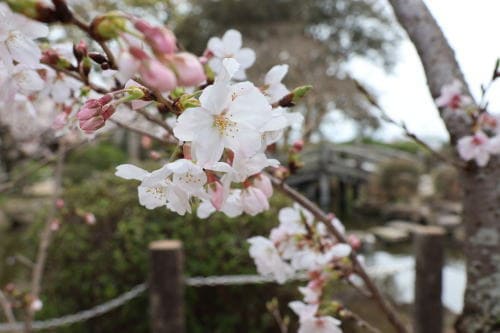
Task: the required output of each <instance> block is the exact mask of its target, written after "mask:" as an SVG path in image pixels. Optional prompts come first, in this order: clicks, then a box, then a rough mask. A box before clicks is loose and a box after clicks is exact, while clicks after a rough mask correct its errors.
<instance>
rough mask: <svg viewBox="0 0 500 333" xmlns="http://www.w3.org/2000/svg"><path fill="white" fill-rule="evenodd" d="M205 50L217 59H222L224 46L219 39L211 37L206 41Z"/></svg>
mask: <svg viewBox="0 0 500 333" xmlns="http://www.w3.org/2000/svg"><path fill="white" fill-rule="evenodd" d="M207 49H209V50H210V51H212V53H213V54H214V55H215V56H216V57H218V58H223V57H224V45H223V44H222V40H221V39H220V38H219V37H212V38H210V39H209V40H208V44H207Z"/></svg>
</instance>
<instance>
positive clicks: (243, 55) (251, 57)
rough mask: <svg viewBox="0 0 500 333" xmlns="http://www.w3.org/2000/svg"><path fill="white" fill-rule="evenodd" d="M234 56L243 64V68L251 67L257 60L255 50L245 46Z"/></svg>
mask: <svg viewBox="0 0 500 333" xmlns="http://www.w3.org/2000/svg"><path fill="white" fill-rule="evenodd" d="M234 58H235V59H236V61H238V63H239V64H240V65H241V68H242V69H247V68H250V66H252V65H253V64H254V62H255V51H254V50H252V49H249V48H244V49H241V50H240V51H238V53H236V54H235V56H234Z"/></svg>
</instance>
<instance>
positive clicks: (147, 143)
mask: <svg viewBox="0 0 500 333" xmlns="http://www.w3.org/2000/svg"><path fill="white" fill-rule="evenodd" d="M152 145H153V140H152V139H151V138H150V137H149V136H147V135H143V136H142V137H141V146H142V148H144V149H151V146H152Z"/></svg>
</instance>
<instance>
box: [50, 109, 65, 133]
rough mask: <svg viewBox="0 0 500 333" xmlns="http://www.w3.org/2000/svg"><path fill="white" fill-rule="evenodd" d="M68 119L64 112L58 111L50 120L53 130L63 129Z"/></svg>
mask: <svg viewBox="0 0 500 333" xmlns="http://www.w3.org/2000/svg"><path fill="white" fill-rule="evenodd" d="M67 121H68V114H67V113H66V112H60V113H59V114H58V115H57V116H56V117H55V118H54V121H53V122H52V128H53V129H55V130H60V129H63V128H64V126H66V122H67Z"/></svg>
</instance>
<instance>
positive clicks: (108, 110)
mask: <svg viewBox="0 0 500 333" xmlns="http://www.w3.org/2000/svg"><path fill="white" fill-rule="evenodd" d="M112 100H113V96H112V95H111V94H106V95H104V96H103V97H101V98H99V99H90V100H88V101H87V102H85V104H83V107H82V108H81V109H80V111H78V113H77V115H76V117H77V118H78V120H79V121H80V128H81V129H82V130H83V131H84V132H86V133H93V132H94V131H96V130H97V129H99V128H101V127H103V126H104V124H105V122H106V120H108V119H109V118H110V117H111V116H112V115H113V113H114V112H115V107H114V106H113V105H112V104H108V103H109V102H111V101H112Z"/></svg>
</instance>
